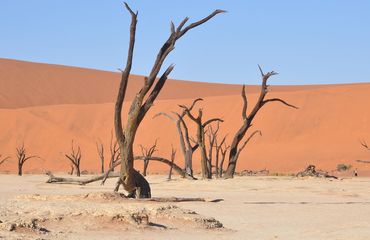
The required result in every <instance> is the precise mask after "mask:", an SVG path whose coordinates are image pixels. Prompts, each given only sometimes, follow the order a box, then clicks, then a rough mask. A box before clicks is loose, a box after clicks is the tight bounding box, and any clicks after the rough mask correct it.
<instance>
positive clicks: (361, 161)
mask: <svg viewBox="0 0 370 240" xmlns="http://www.w3.org/2000/svg"><path fill="white" fill-rule="evenodd" d="M356 162H360V163H370V161H365V160H356Z"/></svg>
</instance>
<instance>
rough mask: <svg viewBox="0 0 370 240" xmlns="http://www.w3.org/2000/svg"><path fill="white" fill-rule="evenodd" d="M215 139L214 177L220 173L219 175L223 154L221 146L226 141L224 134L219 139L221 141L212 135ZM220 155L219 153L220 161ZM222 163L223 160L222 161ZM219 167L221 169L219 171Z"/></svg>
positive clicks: (217, 176)
mask: <svg viewBox="0 0 370 240" xmlns="http://www.w3.org/2000/svg"><path fill="white" fill-rule="evenodd" d="M214 138H215V140H214V144H215V152H216V156H215V176H216V178H219V177H220V175H221V172H222V166H221V162H222V160H223V159H225V158H224V156H225V155H223V152H222V146H223V145H224V143H225V141H226V136H224V137H223V138H222V139H221V142H220V143H219V141H218V139H217V136H214ZM220 155H221V161H220ZM222 164H223V162H222ZM220 169H221V171H220Z"/></svg>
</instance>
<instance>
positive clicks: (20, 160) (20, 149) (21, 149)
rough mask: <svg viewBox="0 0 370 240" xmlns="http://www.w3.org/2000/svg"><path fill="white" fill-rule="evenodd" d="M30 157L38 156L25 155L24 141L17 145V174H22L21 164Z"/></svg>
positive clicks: (35, 156)
mask: <svg viewBox="0 0 370 240" xmlns="http://www.w3.org/2000/svg"><path fill="white" fill-rule="evenodd" d="M32 158H40V157H39V156H37V155H32V156H27V153H26V148H25V147H24V143H22V145H20V146H18V147H17V159H18V176H22V175H23V165H24V164H25V163H26V162H27V161H28V160H30V159H32Z"/></svg>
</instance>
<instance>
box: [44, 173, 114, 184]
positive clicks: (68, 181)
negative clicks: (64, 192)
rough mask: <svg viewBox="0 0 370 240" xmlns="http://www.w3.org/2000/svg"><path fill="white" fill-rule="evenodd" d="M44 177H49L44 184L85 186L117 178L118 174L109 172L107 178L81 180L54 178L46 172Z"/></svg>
mask: <svg viewBox="0 0 370 240" xmlns="http://www.w3.org/2000/svg"><path fill="white" fill-rule="evenodd" d="M46 175H48V176H49V179H48V180H47V181H46V183H57V184H76V185H86V184H89V183H92V182H96V181H100V180H103V179H104V178H106V179H107V178H114V177H119V173H118V172H117V173H115V172H110V173H109V174H108V175H107V176H105V174H102V175H99V176H94V177H91V178H87V179H81V178H64V177H55V176H54V175H53V174H52V173H50V172H48V173H46Z"/></svg>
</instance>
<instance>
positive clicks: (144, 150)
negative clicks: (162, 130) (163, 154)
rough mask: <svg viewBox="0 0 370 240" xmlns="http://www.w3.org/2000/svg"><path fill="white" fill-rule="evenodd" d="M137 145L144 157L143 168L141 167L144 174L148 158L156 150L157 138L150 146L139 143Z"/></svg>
mask: <svg viewBox="0 0 370 240" xmlns="http://www.w3.org/2000/svg"><path fill="white" fill-rule="evenodd" d="M139 146H140V149H141V154H142V156H144V157H146V158H145V159H144V168H143V175H144V176H146V173H147V170H148V165H149V159H150V157H151V156H153V153H155V152H156V151H157V139H156V140H155V142H154V144H153V146H151V147H150V148H146V147H144V146H143V145H141V144H140V145H139Z"/></svg>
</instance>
